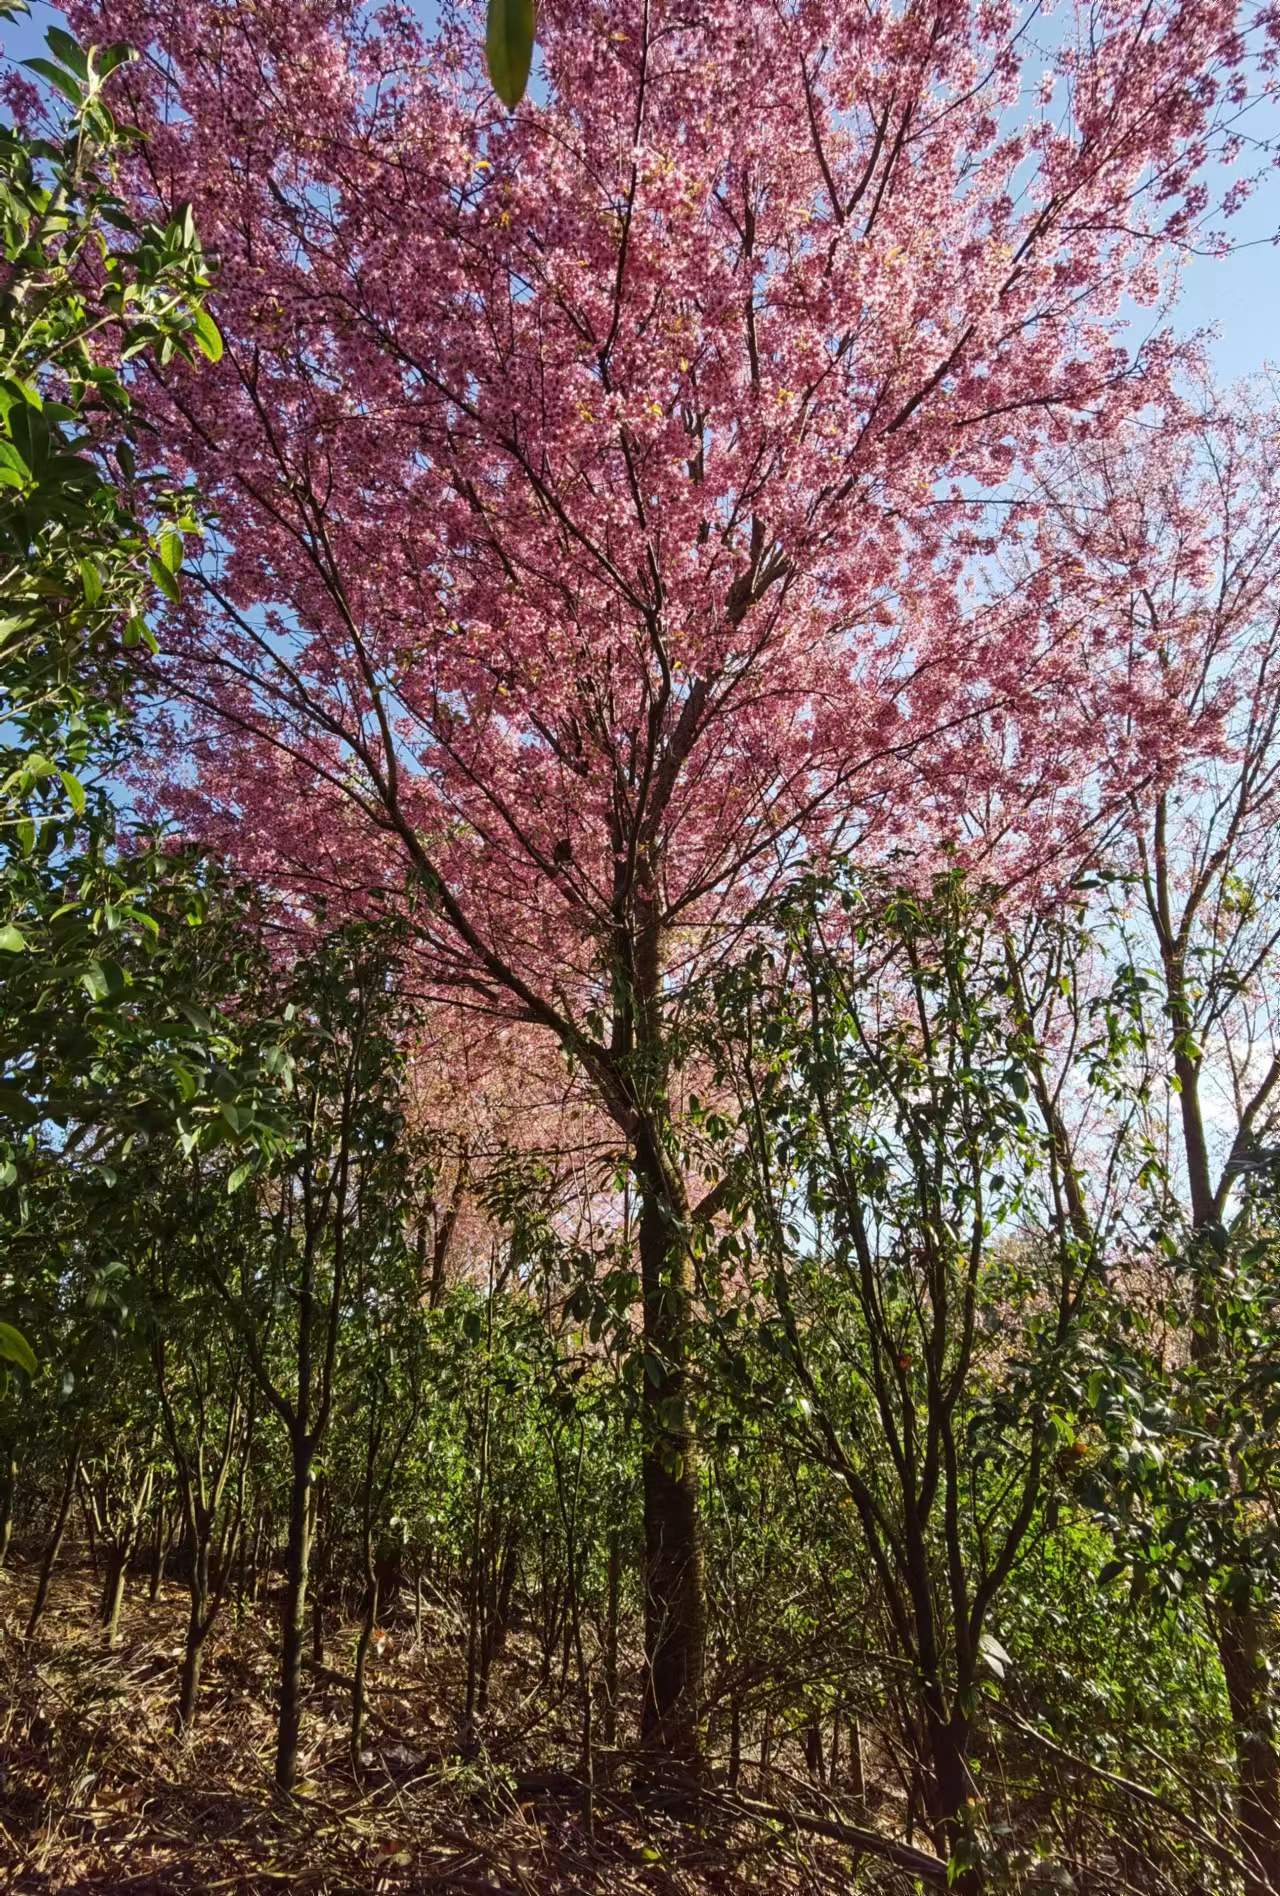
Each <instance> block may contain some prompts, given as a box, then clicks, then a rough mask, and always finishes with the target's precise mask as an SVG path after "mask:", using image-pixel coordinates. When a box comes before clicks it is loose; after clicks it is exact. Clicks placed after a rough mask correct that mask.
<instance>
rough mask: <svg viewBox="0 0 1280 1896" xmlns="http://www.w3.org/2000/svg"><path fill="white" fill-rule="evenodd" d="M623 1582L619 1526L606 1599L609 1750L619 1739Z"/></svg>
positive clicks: (611, 1547) (613, 1543)
mask: <svg viewBox="0 0 1280 1896" xmlns="http://www.w3.org/2000/svg"><path fill="white" fill-rule="evenodd" d="M621 1584H622V1547H621V1541H620V1536H619V1534H618V1530H617V1528H614V1530H613V1532H612V1533H611V1534H610V1536H609V1566H608V1573H607V1580H606V1585H607V1593H606V1598H605V1620H604V1652H603V1654H602V1673H603V1683H604V1728H603V1732H602V1737H603V1740H604V1743H605V1745H606V1746H607V1747H608V1749H609V1750H612V1749H613V1747H614V1746H615V1745H616V1744H617V1742H618V1598H619V1592H620V1589H621Z"/></svg>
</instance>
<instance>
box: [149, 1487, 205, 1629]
mask: <svg viewBox="0 0 1280 1896" xmlns="http://www.w3.org/2000/svg"><path fill="white" fill-rule="evenodd" d="M172 1541H173V1525H172V1523H171V1521H170V1519H169V1510H168V1509H167V1508H166V1507H165V1504H164V1502H163V1501H157V1503H156V1514H155V1538H154V1540H153V1541H152V1543H151V1582H150V1586H149V1588H148V1598H149V1599H150V1602H151V1604H152V1606H154V1605H155V1603H156V1601H157V1600H158V1599H159V1598H160V1589H161V1587H162V1586H163V1585H164V1580H165V1568H166V1567H167V1565H168V1563H169V1548H170V1546H171V1545H172ZM193 1553H194V1550H193Z"/></svg>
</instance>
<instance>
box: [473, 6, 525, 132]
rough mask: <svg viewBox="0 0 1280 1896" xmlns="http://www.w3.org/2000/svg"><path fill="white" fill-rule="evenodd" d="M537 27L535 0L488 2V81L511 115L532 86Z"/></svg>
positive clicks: (486, 40) (486, 38) (486, 53)
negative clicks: (530, 70)
mask: <svg viewBox="0 0 1280 1896" xmlns="http://www.w3.org/2000/svg"><path fill="white" fill-rule="evenodd" d="M536 25H537V9H536V7H535V6H534V0H489V16H488V22H487V25H486V28H485V56H486V58H487V59H488V62H489V80H490V83H491V84H492V86H493V89H494V91H495V92H496V93H497V95H498V97H499V98H500V99H501V100H502V103H503V104H504V105H505V106H506V107H507V109H508V111H514V110H515V108H516V106H518V105H519V103H520V101H521V99H523V97H524V90H525V87H526V86H527V85H528V83H529V68H530V66H531V65H532V64H533V36H534V31H535V28H536Z"/></svg>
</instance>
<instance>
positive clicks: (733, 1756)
mask: <svg viewBox="0 0 1280 1896" xmlns="http://www.w3.org/2000/svg"><path fill="white" fill-rule="evenodd" d="M741 1776H742V1700H741V1699H740V1698H739V1697H738V1696H737V1694H736V1693H735V1694H734V1698H733V1703H732V1704H731V1705H730V1707H729V1789H730V1790H731V1791H736V1790H737V1788H738V1780H739V1778H740V1777H741Z"/></svg>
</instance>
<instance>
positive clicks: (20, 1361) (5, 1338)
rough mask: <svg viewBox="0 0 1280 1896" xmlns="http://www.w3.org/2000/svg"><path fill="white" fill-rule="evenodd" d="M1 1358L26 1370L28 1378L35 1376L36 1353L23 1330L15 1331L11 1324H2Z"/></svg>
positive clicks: (0, 1329)
mask: <svg viewBox="0 0 1280 1896" xmlns="http://www.w3.org/2000/svg"><path fill="white" fill-rule="evenodd" d="M0 1356H3V1357H4V1359H5V1361H6V1362H9V1363H16V1364H17V1365H18V1368H19V1369H25V1370H26V1372H27V1374H28V1376H34V1375H35V1373H36V1359H35V1352H34V1351H33V1349H32V1348H31V1345H30V1344H29V1343H28V1342H27V1339H26V1337H25V1336H23V1334H22V1332H21V1330H15V1329H14V1327H13V1325H12V1324H11V1323H0Z"/></svg>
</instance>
